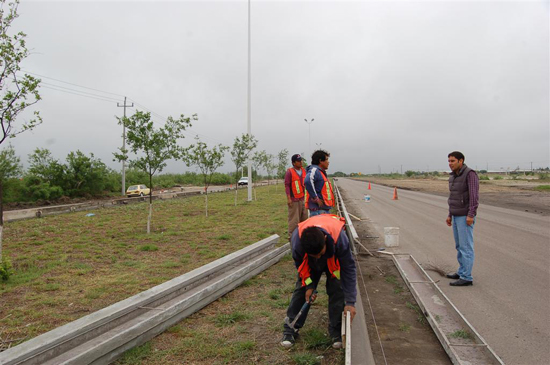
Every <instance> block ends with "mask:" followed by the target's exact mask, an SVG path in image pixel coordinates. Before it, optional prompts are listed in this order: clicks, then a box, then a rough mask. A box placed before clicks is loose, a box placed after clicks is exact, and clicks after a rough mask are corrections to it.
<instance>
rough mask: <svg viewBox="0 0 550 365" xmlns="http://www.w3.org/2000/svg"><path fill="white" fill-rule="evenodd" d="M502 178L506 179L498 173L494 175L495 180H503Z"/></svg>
mask: <svg viewBox="0 0 550 365" xmlns="http://www.w3.org/2000/svg"><path fill="white" fill-rule="evenodd" d="M502 179H504V178H503V177H502V176H500V175H497V176H495V177H493V180H502Z"/></svg>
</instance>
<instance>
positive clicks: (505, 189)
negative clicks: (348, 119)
mask: <svg viewBox="0 0 550 365" xmlns="http://www.w3.org/2000/svg"><path fill="white" fill-rule="evenodd" d="M360 180H365V178H362V179H360ZM365 181H370V182H371V183H373V184H380V185H384V186H389V187H397V188H398V189H405V190H412V191H420V192H423V193H429V194H435V195H441V196H448V195H449V184H448V180H447V179H446V178H439V179H436V178H433V179H384V178H378V177H375V178H371V177H369V178H368V180H365ZM545 183H547V182H545ZM539 185H541V183H536V182H529V181H523V180H498V181H486V180H481V181H480V186H479V202H480V203H481V204H488V205H493V206H496V207H501V208H508V209H513V210H520V211H524V212H530V213H536V214H540V215H543V216H548V215H550V190H535V188H536V187H537V186H539Z"/></svg>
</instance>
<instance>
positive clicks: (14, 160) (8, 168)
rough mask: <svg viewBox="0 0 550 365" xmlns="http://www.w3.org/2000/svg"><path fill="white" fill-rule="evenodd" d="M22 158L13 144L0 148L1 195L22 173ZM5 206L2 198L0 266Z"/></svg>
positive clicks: (0, 200)
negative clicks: (9, 180)
mask: <svg viewBox="0 0 550 365" xmlns="http://www.w3.org/2000/svg"><path fill="white" fill-rule="evenodd" d="M21 170H22V167H21V160H20V159H19V157H17V156H16V155H15V150H14V149H13V146H11V145H8V147H7V148H5V149H3V150H0V196H2V195H3V186H4V183H5V182H6V181H7V180H8V179H10V178H13V177H17V176H19V174H21ZM3 210H4V207H3V203H2V199H0V266H3V261H2V231H3V229H4V211H3Z"/></svg>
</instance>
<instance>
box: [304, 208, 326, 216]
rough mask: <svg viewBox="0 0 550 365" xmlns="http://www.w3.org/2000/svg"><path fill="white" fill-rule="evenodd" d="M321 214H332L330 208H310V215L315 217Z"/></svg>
mask: <svg viewBox="0 0 550 365" xmlns="http://www.w3.org/2000/svg"><path fill="white" fill-rule="evenodd" d="M320 214H330V210H324V209H318V210H310V211H309V216H310V217H313V216H316V215H320Z"/></svg>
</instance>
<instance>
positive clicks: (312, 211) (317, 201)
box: [304, 150, 334, 217]
mask: <svg viewBox="0 0 550 365" xmlns="http://www.w3.org/2000/svg"><path fill="white" fill-rule="evenodd" d="M329 157H330V153H328V152H326V151H323V150H317V151H315V152H313V155H311V165H309V166H308V167H307V174H306V180H305V182H304V184H305V187H306V208H307V209H309V216H310V217H312V216H314V215H317V214H329V213H330V210H331V209H332V207H333V206H334V194H333V190H332V185H331V184H330V181H329V180H328V177H327V169H328V165H329Z"/></svg>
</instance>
